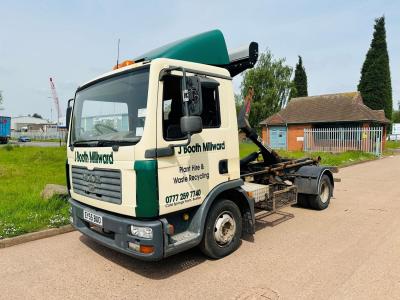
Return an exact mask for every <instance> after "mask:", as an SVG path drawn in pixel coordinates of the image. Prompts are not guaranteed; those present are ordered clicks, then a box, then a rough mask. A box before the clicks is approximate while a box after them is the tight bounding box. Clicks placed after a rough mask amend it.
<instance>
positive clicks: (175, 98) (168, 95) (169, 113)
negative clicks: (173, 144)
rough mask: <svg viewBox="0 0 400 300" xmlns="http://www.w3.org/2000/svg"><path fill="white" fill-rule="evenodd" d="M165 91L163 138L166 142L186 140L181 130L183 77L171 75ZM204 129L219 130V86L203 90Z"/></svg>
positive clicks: (165, 78)
mask: <svg viewBox="0 0 400 300" xmlns="http://www.w3.org/2000/svg"><path fill="white" fill-rule="evenodd" d="M163 81H164V90H163V114H162V116H163V136H164V139H165V140H166V141H170V140H182V139H186V136H185V135H184V134H182V132H181V130H180V119H181V117H182V116H183V108H182V93H181V82H182V77H179V76H173V75H169V76H166V77H164V79H163ZM201 94H202V100H203V111H202V114H201V119H202V122H203V128H204V129H207V128H219V127H220V126H221V114H220V109H219V107H220V106H219V94H218V86H215V87H204V86H202V88H201Z"/></svg>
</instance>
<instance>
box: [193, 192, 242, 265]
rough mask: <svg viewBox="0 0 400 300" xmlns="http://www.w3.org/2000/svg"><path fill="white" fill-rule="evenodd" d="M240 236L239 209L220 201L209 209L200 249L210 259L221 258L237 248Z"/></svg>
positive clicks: (225, 201) (240, 217)
mask: <svg viewBox="0 0 400 300" xmlns="http://www.w3.org/2000/svg"><path fill="white" fill-rule="evenodd" d="M241 235H242V215H241V213H240V210H239V208H238V207H237V205H236V204H235V203H233V202H232V201H230V200H220V201H218V202H217V203H215V204H214V205H213V206H212V207H211V208H210V211H209V214H208V216H207V220H206V224H205V229H204V235H203V240H202V241H201V243H200V249H201V251H202V252H203V253H204V254H205V255H207V256H209V257H211V258H215V259H218V258H222V257H224V256H227V255H229V254H231V253H232V252H234V251H235V250H236V249H237V248H239V246H240V238H241Z"/></svg>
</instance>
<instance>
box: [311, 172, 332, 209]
mask: <svg viewBox="0 0 400 300" xmlns="http://www.w3.org/2000/svg"><path fill="white" fill-rule="evenodd" d="M332 192H333V187H332V183H331V180H330V179H329V177H328V176H327V175H323V176H322V177H321V180H320V181H319V186H318V195H310V197H309V199H308V201H309V203H310V206H311V207H312V208H313V209H317V210H323V209H325V208H327V207H328V206H329V202H330V200H331V196H332Z"/></svg>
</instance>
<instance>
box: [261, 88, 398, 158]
mask: <svg viewBox="0 0 400 300" xmlns="http://www.w3.org/2000/svg"><path fill="white" fill-rule="evenodd" d="M389 123H390V121H389V120H388V119H387V118H386V117H385V113H384V111H383V110H372V109H370V108H369V107H367V106H366V105H365V104H364V103H363V100H362V97H361V94H360V93H359V92H350V93H340V94H329V95H319V96H311V97H299V98H293V99H291V100H290V102H289V104H288V105H287V106H286V107H285V108H284V109H282V110H281V111H280V112H278V113H276V114H274V115H272V116H270V117H269V118H267V119H265V120H264V121H262V122H261V123H260V124H261V125H262V138H263V140H264V142H265V143H267V144H269V145H270V146H271V147H272V148H275V149H286V150H290V151H297V150H304V132H305V129H306V130H310V129H326V130H329V129H332V130H336V131H338V130H340V129H344V130H342V131H344V132H346V129H347V128H363V129H367V128H376V127H379V128H382V130H381V137H380V140H381V142H382V144H384V142H385V140H386V126H387V125H388V124H389ZM317 131H318V130H317ZM322 131H324V130H322ZM331 136H332V139H333V138H334V139H336V140H335V141H332V142H337V139H338V135H331ZM340 138H341V139H346V138H347V137H346V136H345V135H341V136H340ZM352 138H353V139H354V137H353V136H352ZM358 138H359V139H360V140H362V136H361V135H360V137H358ZM325 139H326V138H325ZM328 142H329V141H328ZM350 150H351V149H350Z"/></svg>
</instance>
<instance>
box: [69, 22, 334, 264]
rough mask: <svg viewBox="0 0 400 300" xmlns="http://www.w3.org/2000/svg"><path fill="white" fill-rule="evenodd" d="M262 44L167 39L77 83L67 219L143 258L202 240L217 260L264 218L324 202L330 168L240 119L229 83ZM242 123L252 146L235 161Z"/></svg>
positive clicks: (243, 115) (207, 37)
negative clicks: (280, 149)
mask: <svg viewBox="0 0 400 300" xmlns="http://www.w3.org/2000/svg"><path fill="white" fill-rule="evenodd" d="M257 59H258V44H257V43H255V42H251V43H250V44H249V45H248V46H246V47H244V48H241V49H238V50H236V51H232V52H228V50H227V47H226V43H225V39H224V36H223V34H222V32H221V31H219V30H212V31H209V32H205V33H201V34H198V35H195V36H192V37H189V38H186V39H182V40H179V41H177V42H173V43H170V44H168V45H165V46H162V47H160V48H157V49H155V50H152V51H150V52H148V53H145V54H143V55H140V56H138V57H136V58H135V59H133V60H127V61H124V62H122V63H117V65H116V66H115V67H114V68H113V70H112V71H110V72H108V73H106V74H103V75H101V76H99V77H97V78H95V79H93V80H91V81H89V82H86V83H84V84H83V85H81V86H80V87H78V89H77V90H76V93H75V97H74V98H73V99H71V100H70V101H69V103H68V108H67V113H66V116H67V124H69V134H68V141H67V162H66V176H67V185H68V191H69V195H70V198H69V203H70V204H71V223H72V224H73V226H74V227H75V228H76V229H77V230H79V231H80V232H81V233H83V234H84V235H86V236H88V237H89V238H91V239H93V240H95V241H97V242H98V243H100V244H103V245H105V246H107V247H109V248H111V249H114V250H116V251H118V252H122V253H125V254H127V255H130V256H132V257H135V258H138V259H141V260H148V261H151V260H153V261H154V260H160V259H163V258H166V257H169V256H171V255H174V254H177V253H180V252H182V251H185V250H187V249H189V248H192V247H195V246H199V247H200V249H201V250H202V251H203V253H204V254H205V255H207V256H208V257H210V258H213V259H219V258H222V257H224V256H226V255H229V254H230V253H232V252H234V251H235V250H236V249H238V248H239V246H240V244H241V239H242V237H243V236H244V235H254V234H255V223H256V218H258V217H259V215H260V214H265V213H267V214H271V213H275V212H279V210H280V209H281V208H282V207H285V206H288V205H293V204H296V203H298V204H299V205H300V206H305V207H306V206H307V207H311V208H313V209H315V210H323V209H326V208H327V207H328V205H329V203H330V199H331V197H332V195H333V189H334V178H333V174H332V173H334V172H335V168H333V167H324V166H320V165H319V159H312V158H304V159H296V160H293V159H288V158H282V157H280V156H279V155H278V154H277V153H276V152H275V151H274V150H273V149H271V148H270V147H269V146H268V145H266V144H265V143H264V142H263V140H262V139H261V138H260V136H259V135H258V134H257V132H256V130H254V129H253V128H252V127H251V126H250V124H249V122H248V116H249V114H250V108H251V100H252V93H253V90H252V89H250V90H249V93H248V95H247V96H246V99H245V101H244V105H243V108H242V110H241V111H240V113H239V115H238V117H237V113H236V107H235V101H234V88H233V84H232V79H233V77H234V76H237V75H238V74H241V73H242V72H243V71H245V70H247V69H249V68H252V67H253V66H254V65H255V63H256V62H257ZM239 130H240V131H242V132H243V133H244V134H245V135H246V136H247V138H248V139H249V140H251V141H252V142H254V143H255V145H257V147H258V148H256V149H257V151H254V152H253V153H251V154H250V155H248V156H246V157H244V158H242V159H241V158H240V155H239Z"/></svg>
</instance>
